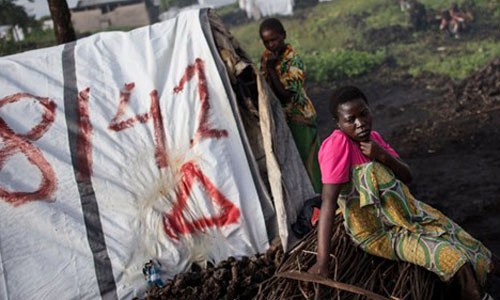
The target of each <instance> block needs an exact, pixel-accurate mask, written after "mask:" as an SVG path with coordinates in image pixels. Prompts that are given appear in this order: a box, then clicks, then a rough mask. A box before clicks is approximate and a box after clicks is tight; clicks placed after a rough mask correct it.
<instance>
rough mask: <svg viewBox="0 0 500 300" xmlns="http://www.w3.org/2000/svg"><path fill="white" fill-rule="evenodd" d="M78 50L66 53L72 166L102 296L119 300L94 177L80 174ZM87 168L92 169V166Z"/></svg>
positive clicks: (66, 105)
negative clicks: (76, 54) (76, 60)
mask: <svg viewBox="0 0 500 300" xmlns="http://www.w3.org/2000/svg"><path fill="white" fill-rule="evenodd" d="M75 46H76V42H73V43H69V44H65V45H64V49H63V52H62V66H63V80H64V110H65V116H66V125H67V127H68V139H69V148H70V152H71V162H72V165H73V171H74V174H75V179H76V183H77V186H78V193H79V195H80V201H81V204H82V211H83V219H84V222H85V229H86V231H87V240H88V242H89V246H90V250H91V251H92V256H93V258H94V268H95V273H96V278H97V284H98V285H99V292H100V293H101V297H102V299H110V300H111V299H118V295H117V293H116V283H115V278H114V276H113V268H112V266H111V260H110V259H109V255H108V250H107V248H106V240H105V239H104V232H103V229H102V224H101V219H100V214H99V206H98V205H97V199H96V197H95V192H94V187H93V186H92V181H91V179H90V177H88V176H87V178H83V179H79V177H81V176H78V174H77V172H78V171H77V170H78V167H80V168H82V167H85V166H77V164H78V157H77V139H78V133H79V128H78V120H79V119H80V111H79V109H78V89H77V85H76V65H75ZM86 167H87V168H88V166H86ZM87 174H90V173H87Z"/></svg>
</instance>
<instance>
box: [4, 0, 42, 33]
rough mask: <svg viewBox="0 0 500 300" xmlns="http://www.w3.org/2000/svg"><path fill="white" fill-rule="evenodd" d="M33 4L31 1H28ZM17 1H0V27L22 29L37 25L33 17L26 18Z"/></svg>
mask: <svg viewBox="0 0 500 300" xmlns="http://www.w3.org/2000/svg"><path fill="white" fill-rule="evenodd" d="M29 1H30V2H33V0H29ZM15 2H17V0H0V25H19V26H20V27H21V28H23V29H27V28H28V27H32V26H35V25H37V24H38V23H37V22H36V20H35V18H34V17H33V16H28V14H27V13H26V11H25V10H24V7H22V6H20V5H17V4H16V3H15Z"/></svg>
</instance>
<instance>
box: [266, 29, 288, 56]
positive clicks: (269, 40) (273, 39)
mask: <svg viewBox="0 0 500 300" xmlns="http://www.w3.org/2000/svg"><path fill="white" fill-rule="evenodd" d="M260 38H261V39H262V43H263V44H264V47H266V49H267V50H269V51H271V52H272V53H273V54H274V55H275V56H278V55H280V54H281V53H282V52H283V50H285V47H286V45H285V34H283V33H278V32H277V31H276V30H272V29H264V30H263V31H262V32H261V33H260Z"/></svg>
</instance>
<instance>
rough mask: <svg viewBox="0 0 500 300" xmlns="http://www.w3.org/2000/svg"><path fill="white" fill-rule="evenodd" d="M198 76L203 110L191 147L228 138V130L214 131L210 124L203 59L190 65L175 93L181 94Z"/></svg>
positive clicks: (198, 59) (199, 116)
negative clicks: (202, 142) (211, 139)
mask: <svg viewBox="0 0 500 300" xmlns="http://www.w3.org/2000/svg"><path fill="white" fill-rule="evenodd" d="M195 74H197V75H198V93H199V94H200V101H201V110H200V113H199V115H198V122H199V124H198V128H197V130H196V132H195V134H194V137H193V139H191V141H190V143H191V147H192V146H193V145H194V144H195V143H197V142H199V141H200V140H202V139H204V138H216V139H219V138H222V137H227V136H228V133H227V130H224V129H222V130H221V129H213V128H210V127H209V124H208V116H209V115H208V113H209V109H210V102H209V95H208V88H207V79H206V75H205V62H204V61H203V60H202V59H201V58H197V59H196V61H195V63H194V64H193V65H189V66H187V68H186V71H185V72H184V76H182V78H181V80H180V82H179V85H177V86H176V87H175V88H174V93H180V92H181V91H182V90H183V89H184V85H185V84H186V82H188V81H189V80H191V79H192V78H193V76H194V75H195Z"/></svg>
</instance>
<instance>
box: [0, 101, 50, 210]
mask: <svg viewBox="0 0 500 300" xmlns="http://www.w3.org/2000/svg"><path fill="white" fill-rule="evenodd" d="M18 101H34V102H35V103H38V104H39V105H40V106H41V107H42V109H43V113H42V116H41V120H40V122H39V123H38V124H37V125H35V126H34V127H33V128H31V130H30V131H28V132H27V133H25V134H19V133H16V132H14V130H12V128H10V127H9V125H8V124H7V122H5V120H4V119H3V118H1V117H0V137H1V138H2V141H3V147H2V149H0V170H2V169H3V168H4V166H5V163H6V162H7V161H8V158H9V157H11V156H12V155H14V154H17V153H22V154H23V155H24V156H25V157H26V159H27V160H28V162H29V163H30V164H31V165H33V166H35V167H36V168H38V170H39V171H40V173H41V177H42V179H41V182H40V184H39V186H38V189H37V190H36V191H33V192H22V191H9V190H7V189H5V188H3V187H0V197H1V198H2V199H4V200H5V201H6V202H7V203H10V204H12V205H13V206H18V205H21V204H24V203H26V202H29V201H35V200H42V201H52V196H53V194H54V191H55V190H56V183H57V179H56V174H55V172H54V170H53V169H52V166H51V165H50V163H49V162H48V161H47V159H45V157H44V156H43V154H42V152H41V151H40V150H39V149H38V148H37V147H35V146H34V145H33V144H32V143H31V142H32V141H36V140H38V139H39V138H41V137H42V136H43V135H44V134H45V132H47V130H48V129H49V127H50V126H51V125H52V123H53V122H54V119H55V110H56V104H55V102H53V101H52V100H50V99H49V98H44V97H38V96H34V95H31V94H28V93H17V94H13V95H10V96H7V97H5V98H3V99H1V100H0V109H1V108H2V107H4V106H6V105H9V104H12V103H15V102H18ZM19 120H20V122H22V118H19ZM19 171H20V172H22V170H19Z"/></svg>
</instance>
